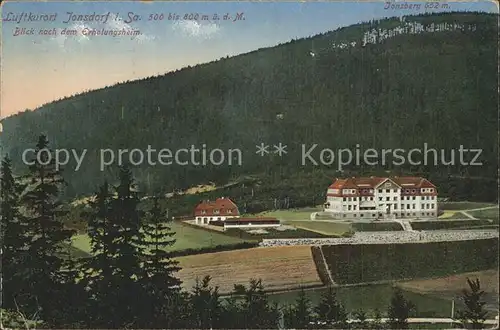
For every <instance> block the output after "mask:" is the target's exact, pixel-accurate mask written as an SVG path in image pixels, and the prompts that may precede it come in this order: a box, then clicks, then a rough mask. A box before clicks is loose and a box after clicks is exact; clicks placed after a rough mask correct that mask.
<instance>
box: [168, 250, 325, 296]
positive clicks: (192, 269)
mask: <svg viewBox="0 0 500 330" xmlns="http://www.w3.org/2000/svg"><path fill="white" fill-rule="evenodd" d="M177 260H178V261H179V263H180V264H179V265H180V266H181V267H182V270H181V271H180V272H179V277H180V278H181V279H182V280H183V281H184V284H183V285H184V287H185V288H187V289H190V288H191V287H192V286H193V285H194V283H195V280H196V277H199V278H202V277H204V276H205V275H210V276H211V277H212V284H213V285H218V286H219V288H220V292H221V293H228V292H230V291H231V290H232V289H233V286H234V284H244V285H246V284H248V282H249V280H250V279H251V278H255V279H259V278H261V279H262V281H263V283H264V284H265V286H266V288H267V289H270V290H285V289H290V288H296V287H297V286H300V285H304V286H313V285H321V284H322V283H321V280H320V279H319V276H318V272H317V271H316V265H315V264H314V261H313V259H312V256H311V248H310V247H309V246H283V247H271V248H254V249H246V250H238V251H224V252H217V253H209V254H203V255H193V256H186V257H179V258H177Z"/></svg>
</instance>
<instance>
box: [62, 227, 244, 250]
mask: <svg viewBox="0 0 500 330" xmlns="http://www.w3.org/2000/svg"><path fill="white" fill-rule="evenodd" d="M170 227H171V228H172V230H173V231H174V232H175V233H176V234H175V236H174V238H175V239H176V240H177V241H176V242H175V244H174V246H173V247H172V250H173V251H176V250H185V249H197V248H204V247H213V246H216V245H226V244H227V245H229V244H236V243H242V242H245V240H244V239H240V238H238V237H232V236H228V235H224V234H222V233H217V232H215V231H207V230H203V229H197V228H193V227H189V226H185V225H183V224H181V223H178V222H173V223H171V224H170ZM72 240H73V247H74V248H76V249H79V250H81V251H84V252H86V253H89V252H90V240H89V237H88V236H87V235H86V234H81V235H76V236H73V238H72Z"/></svg>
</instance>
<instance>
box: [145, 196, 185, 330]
mask: <svg viewBox="0 0 500 330" xmlns="http://www.w3.org/2000/svg"><path fill="white" fill-rule="evenodd" d="M168 221H169V219H168V215H167V214H166V213H165V212H164V211H163V210H162V209H161V207H160V205H159V203H158V200H157V199H155V200H154V204H153V207H152V208H151V210H150V211H149V212H148V214H147V217H146V223H145V224H143V225H142V228H143V233H144V237H145V240H144V242H142V244H143V246H144V249H145V251H147V252H146V253H145V257H144V259H143V260H144V263H143V266H142V267H143V269H144V271H145V273H146V275H145V277H144V278H143V279H142V280H141V281H142V284H143V286H144V288H145V290H146V291H147V292H148V295H149V302H150V306H151V307H150V311H149V312H150V313H151V316H150V317H151V321H149V322H148V324H149V326H152V327H154V328H162V327H167V328H170V327H172V326H175V317H176V315H175V314H174V311H175V306H174V305H175V302H176V301H175V300H173V297H178V294H179V293H180V292H179V291H180V288H179V285H180V284H181V281H180V280H179V279H178V278H177V277H175V273H176V272H177V271H179V270H180V268H179V267H178V262H177V261H174V260H173V259H172V258H171V257H172V256H171V254H170V253H169V252H166V251H165V250H164V249H165V248H168V247H170V246H172V245H173V244H174V243H175V239H173V238H172V237H173V236H174V234H175V233H174V232H172V231H171V229H170V227H169V226H168Z"/></svg>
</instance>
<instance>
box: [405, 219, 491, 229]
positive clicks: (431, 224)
mask: <svg viewBox="0 0 500 330" xmlns="http://www.w3.org/2000/svg"><path fill="white" fill-rule="evenodd" d="M490 225H492V224H491V222H490V221H488V220H472V219H471V220H448V219H446V220H445V221H443V220H436V221H425V222H423V221H422V222H420V221H419V222H416V221H413V222H411V227H412V228H413V229H414V230H438V229H457V230H460V229H470V228H477V229H479V228H484V226H490Z"/></svg>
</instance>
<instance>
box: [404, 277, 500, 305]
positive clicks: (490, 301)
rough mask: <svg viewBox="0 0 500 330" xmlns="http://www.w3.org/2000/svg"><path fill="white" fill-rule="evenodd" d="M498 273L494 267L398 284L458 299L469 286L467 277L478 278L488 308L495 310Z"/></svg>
mask: <svg viewBox="0 0 500 330" xmlns="http://www.w3.org/2000/svg"><path fill="white" fill-rule="evenodd" d="M498 275H499V273H498V269H494V270H486V271H482V272H471V273H463V274H457V275H453V276H447V277H439V278H434V279H422V280H413V281H407V282H400V283H398V286H399V287H400V288H402V289H404V290H407V291H412V292H415V293H420V294H427V295H433V296H440V297H444V298H446V299H457V298H458V297H460V296H461V291H462V290H463V289H464V288H466V287H467V284H466V282H467V278H471V279H475V278H478V279H479V281H480V283H481V289H482V290H483V291H484V292H485V296H486V302H487V304H486V308H487V309H489V310H493V311H494V310H496V309H497V308H498V292H499V290H498Z"/></svg>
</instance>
